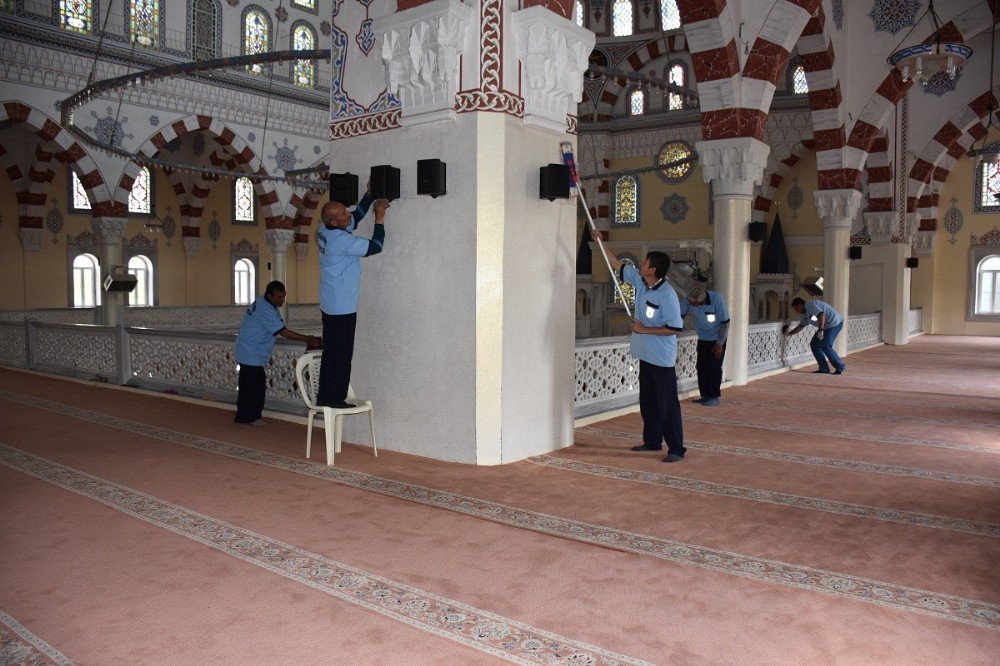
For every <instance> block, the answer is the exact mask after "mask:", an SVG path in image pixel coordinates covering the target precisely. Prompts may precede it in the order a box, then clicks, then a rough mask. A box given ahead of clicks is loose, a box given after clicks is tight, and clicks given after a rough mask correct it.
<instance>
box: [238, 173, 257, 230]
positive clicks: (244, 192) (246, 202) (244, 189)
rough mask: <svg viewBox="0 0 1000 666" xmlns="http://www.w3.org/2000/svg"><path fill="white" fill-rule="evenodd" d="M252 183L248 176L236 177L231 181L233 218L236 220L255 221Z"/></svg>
mask: <svg viewBox="0 0 1000 666" xmlns="http://www.w3.org/2000/svg"><path fill="white" fill-rule="evenodd" d="M254 206H255V200H254V193H253V183H252V182H251V181H250V179H249V178H247V177H245V176H244V177H243V178H237V179H236V182H235V183H233V219H234V220H235V221H236V222H250V223H254V222H256V221H257V220H256V216H255V213H256V211H255V210H254Z"/></svg>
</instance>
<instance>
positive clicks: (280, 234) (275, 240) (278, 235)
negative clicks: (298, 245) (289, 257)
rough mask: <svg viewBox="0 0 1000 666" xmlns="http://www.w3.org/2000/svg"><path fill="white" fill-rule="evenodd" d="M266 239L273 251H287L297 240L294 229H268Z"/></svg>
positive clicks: (265, 233)
mask: <svg viewBox="0 0 1000 666" xmlns="http://www.w3.org/2000/svg"><path fill="white" fill-rule="evenodd" d="M264 240H265V241H267V246H268V247H269V248H271V251H272V252H285V251H287V250H288V246H289V245H291V244H292V242H293V241H294V240H295V230H294V229H266V230H265V231H264Z"/></svg>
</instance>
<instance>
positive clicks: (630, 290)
mask: <svg viewBox="0 0 1000 666" xmlns="http://www.w3.org/2000/svg"><path fill="white" fill-rule="evenodd" d="M615 258H616V259H618V261H620V262H622V264H623V265H624V264H628V265H629V266H635V267H636V268H638V264H637V263H636V261H635V257H633V256H632V255H630V254H619V255H618V256H617V257H615ZM612 286H614V285H612ZM621 287H622V294H623V295H624V296H625V300H626V301H628V304H629V305H634V304H635V287H633V286H632V285H630V284H628V283H627V282H622V283H621ZM612 292H613V294H612V300H611V302H612V303H616V304H617V303H621V302H622V299H621V296H619V295H618V290H617V289H612Z"/></svg>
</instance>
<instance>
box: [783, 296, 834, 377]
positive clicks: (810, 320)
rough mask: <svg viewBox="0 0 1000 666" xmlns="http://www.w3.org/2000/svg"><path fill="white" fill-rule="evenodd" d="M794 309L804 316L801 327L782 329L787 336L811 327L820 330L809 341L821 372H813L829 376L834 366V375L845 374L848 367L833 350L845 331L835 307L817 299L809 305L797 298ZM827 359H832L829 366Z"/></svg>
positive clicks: (794, 301)
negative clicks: (835, 342)
mask: <svg viewBox="0 0 1000 666" xmlns="http://www.w3.org/2000/svg"><path fill="white" fill-rule="evenodd" d="M792 309H793V310H795V311H796V312H798V313H799V314H800V315H802V319H801V320H800V321H799V325H798V326H796V327H795V328H793V329H792V330H790V331H789V330H788V325H787V324H786V325H785V326H784V328H783V329H782V330H783V331H784V333H785V335H795V334H796V333H798V332H799V331H801V330H802V329H803V328H805V327H806V326H810V325H811V326H815V327H816V328H817V329H819V330H817V331H816V335H814V336H813V338H812V340H810V341H809V347H811V348H812V353H813V356H815V357H816V363H817V364H819V370H813V373H816V374H823V375H828V374H830V365H833V367H834V369H835V370H836V372H834V373H833V374H835V375H842V374H844V370H846V369H847V366H846V365H844V362H843V361H842V360H840V356H839V355H838V354H837V352H836V351H835V350H834V349H833V343H834V341H835V340H836V339H837V336H838V335H840V332H841V331H842V330H844V318H843V316H841V314H840V313H839V312H837V311H836V310H834V309H833V306H831V305H830V304H829V303H827V302H825V301H821V300H819V299H817V298H814V299H812V300H811V301H809V302H808V303H807V302H805V301H804V300H802V299H801V298H796V299H795V300H793V301H792ZM824 357H825V358H824ZM826 359H830V365H827V362H826Z"/></svg>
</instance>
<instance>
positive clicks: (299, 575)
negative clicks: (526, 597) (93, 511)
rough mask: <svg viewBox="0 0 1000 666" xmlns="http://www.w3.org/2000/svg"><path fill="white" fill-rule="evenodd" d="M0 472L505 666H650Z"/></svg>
mask: <svg viewBox="0 0 1000 666" xmlns="http://www.w3.org/2000/svg"><path fill="white" fill-rule="evenodd" d="M0 464H3V465H6V466H7V467H9V468H11V469H14V470H17V471H19V472H21V473H23V474H27V475H30V476H33V477H35V478H37V479H40V480H42V481H45V482H47V483H50V484H52V485H55V486H58V487H60V488H65V489H66V490H69V491H72V492H74V493H77V494H78V495H81V496H83V497H86V498H88V499H92V500H94V501H97V502H100V503H101V504H104V505H105V506H108V507H111V508H112V509H115V510H117V511H120V512H122V513H125V514H127V515H129V516H132V517H133V518H138V519H139V520H142V521H145V522H147V523H149V524H151V525H155V526H156V527H159V528H162V529H166V530H169V531H171V532H173V533H175V534H178V535H180V536H183V537H186V538H188V539H192V540H194V541H197V542H199V543H202V544H204V545H206V546H209V547H210V548H213V549H215V550H218V551H221V552H223V553H225V554H227V555H230V556H232V557H236V558H238V559H240V560H243V561H244V562H247V563H249V564H252V565H255V566H258V567H261V568H263V569H266V570H268V571H271V572H273V573H276V574H279V575H281V576H284V577H285V578H289V579H291V580H294V581H296V582H299V583H303V584H305V585H308V586H309V587H312V588H314V589H316V590H319V591H321V592H325V593H326V594H329V595H331V596H334V597H337V598H338V599H342V600H344V601H347V602H349V603H351V604H354V605H356V606H360V607H363V608H366V609H368V610H370V611H374V612H376V613H380V614H382V615H385V616H387V617H390V618H392V619H394V620H398V621H400V622H404V623H406V624H408V625H410V626H413V627H416V628H418V629H421V630H423V631H426V632H429V633H432V634H435V635H437V636H441V637H443V638H448V639H450V640H453V641H455V642H457V643H461V644H462V645H466V646H468V647H472V648H475V649H477V650H480V651H482V652H486V653H488V654H491V655H494V656H497V657H501V658H503V659H506V660H508V661H513V662H515V663H519V664H552V663H568V664H595V665H596V664H607V665H608V666H617V665H620V664H637V665H639V664H642V665H645V664H647V663H648V662H645V661H640V660H638V659H633V658H632V657H627V656H624V655H620V654H616V653H614V652H611V651H608V650H605V649H603V648H599V647H596V646H593V645H589V644H587V643H582V642H580V641H575V640H573V639H570V638H566V637H564V636H559V635H557V634H553V633H551V632H547V631H544V630H542V629H538V628H536V627H532V626H530V625H527V624H523V623H521V622H517V621H516V620H512V619H510V618H506V617H503V616H500V615H496V614H493V613H489V612H487V611H484V610H480V609H478V608H475V607H473V606H469V605H467V604H463V603H461V602H458V601H455V600H452V599H448V598H446V597H442V596H438V595H436V594H433V593H431V592H427V591H425V590H421V589H418V588H415V587H411V586H409V585H406V584H404V583H400V582H398V581H394V580H391V579H388V578H384V577H382V576H378V575H376V574H373V573H370V572H367V571H364V570H362V569H357V568H354V567H351V566H349V565H347V564H343V563H341V562H337V561H335V560H332V559H329V558H327V557H323V556H322V555H318V554H316V553H312V552H309V551H307V550H304V549H302V548H299V547H297V546H293V545H291V544H287V543H284V542H282V541H279V540H277V539H273V538H271V537H269V536H267V535H264V534H259V533H257V532H253V531H251V530H248V529H246V528H243V527H240V526H238V525H233V524H232V523H227V522H225V521H222V520H218V519H216V518H212V517H211V516H206V515H204V514H201V513H198V512H196V511H192V510H190V509H187V508H185V507H183V506H180V505H177V504H173V503H171V502H168V501H166V500H163V499H160V498H158V497H154V496H153V495H148V494H146V493H143V492H140V491H138V490H135V489H134V488H130V487H128V486H123V485H120V484H117V483H113V482H111V481H108V480H106V479H102V478H100V477H97V476H93V475H91V474H87V473H86V472H83V471H81V470H78V469H74V468H72V467H66V466H65V465H60V464H58V463H56V462H53V461H51V460H47V459H45V458H41V457H39V456H35V455H32V454H30V453H27V452H25V451H21V450H19V449H15V448H13V447H9V446H5V445H3V444H0Z"/></svg>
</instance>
